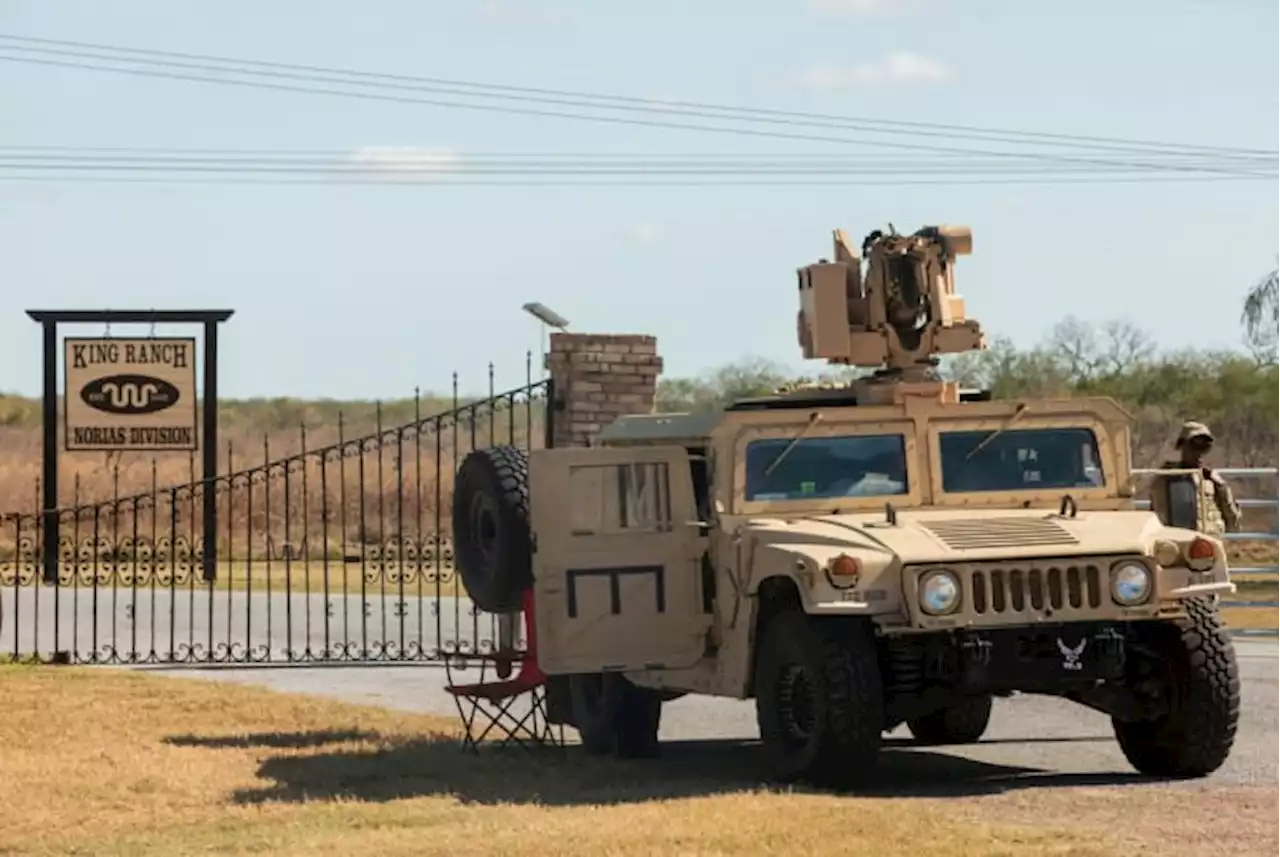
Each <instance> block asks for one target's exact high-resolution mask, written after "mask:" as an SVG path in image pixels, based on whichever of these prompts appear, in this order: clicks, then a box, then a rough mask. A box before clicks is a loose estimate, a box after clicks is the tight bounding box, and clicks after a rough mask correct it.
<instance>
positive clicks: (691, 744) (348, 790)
mask: <svg viewBox="0 0 1280 857" xmlns="http://www.w3.org/2000/svg"><path fill="white" fill-rule="evenodd" d="M188 740H189V739H188ZM1083 740H1093V739H1083ZM377 743H378V746H377V747H376V748H370V747H368V746H365V747H362V748H352V749H347V750H343V751H332V752H330V751H325V752H320V753H314V754H310V755H296V754H282V755H278V756H274V757H271V758H268V759H266V760H264V761H263V762H262V763H261V764H260V766H259V769H258V776H259V778H260V779H261V780H263V781H264V782H265V783H268V784H269V785H264V786H263V787H260V788H254V789H246V790H241V791H238V792H236V793H234V795H233V796H232V799H233V801H234V802H236V803H240V804H259V803H266V802H277V801H280V802H299V801H304V800H317V799H320V800H323V799H344V800H358V801H371V802H380V801H390V800H400V799H404V798H412V797H422V796H430V795H452V796H454V797H455V798H457V799H459V800H461V801H463V802H465V803H476V804H506V803H537V804H542V805H551V806H571V805H578V804H597V805H598V804H621V803H634V802H640V801H649V800H660V799H665V798H680V797H693V796H707V795H714V794H725V793H731V792H743V791H762V790H764V791H769V790H784V789H783V788H782V787H778V786H774V785H771V784H769V783H767V782H765V781H764V780H763V776H762V771H763V770H764V764H763V763H764V760H763V758H762V757H761V750H760V747H759V744H758V742H754V741H738V740H710V741H669V742H664V743H663V745H662V757H661V758H659V759H649V760H634V761H632V760H627V761H623V760H615V759H599V758H592V757H589V756H587V755H586V754H585V753H584V752H583V751H582V749H581V748H580V747H579V746H576V745H570V746H568V747H565V748H563V749H559V750H557V749H554V748H538V749H535V750H532V751H528V750H526V749H523V748H520V747H510V748H499V747H482V749H481V751H480V753H479V754H478V755H469V754H464V753H463V752H462V751H461V747H460V744H459V742H458V741H457V740H456V739H455V738H453V737H452V736H443V735H428V736H424V737H417V738H412V739H409V738H397V737H386V738H383V739H382V740H380V741H379V742H377ZM203 746H218V745H217V744H216V739H215V741H210V742H206V743H205V744H204V745H203ZM229 746H243V745H229ZM259 746H272V745H270V744H269V743H266V742H264V743H263V744H260V745H259ZM295 746H308V745H306V744H305V743H304V742H298V743H297V744H296V745H295ZM310 746H315V745H314V744H312V745H310ZM1147 781H1149V780H1148V779H1146V778H1143V777H1139V776H1136V775H1132V776H1131V775H1127V774H1118V773H1096V774H1079V773H1075V774H1064V773H1055V772H1050V771H1045V770H1042V769H1039V768H1030V767H1019V766H1012V765H1001V764H994V763H989V762H983V761H978V760H974V759H969V758H965V757H963V756H959V755H953V754H949V753H948V752H947V751H946V748H920V747H915V746H908V745H898V744H894V743H891V744H888V745H886V749H885V750H884V752H883V755H882V761H881V766H880V771H879V772H878V775H877V778H876V783H875V785H874V786H873V787H872V788H864V789H860V790H858V791H857V792H856V793H853V792H851V793H850V794H856V795H859V796H868V797H951V796H974V795H984V794H995V793H999V792H1004V791H1010V790H1016V789H1026V788H1046V787H1053V788H1061V787H1080V786H1098V785H1122V784H1127V783H1134V782H1147ZM789 790H790V791H799V792H806V791H808V792H822V791H823V790H820V789H810V788H805V787H794V788H791V789H789ZM826 793H828V794H829V793H831V792H830V791H826Z"/></svg>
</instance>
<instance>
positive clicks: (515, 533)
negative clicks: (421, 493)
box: [453, 445, 533, 613]
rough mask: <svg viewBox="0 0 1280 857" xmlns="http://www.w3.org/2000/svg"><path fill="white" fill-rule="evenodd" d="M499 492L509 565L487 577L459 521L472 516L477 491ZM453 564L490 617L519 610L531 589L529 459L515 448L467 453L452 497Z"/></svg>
mask: <svg viewBox="0 0 1280 857" xmlns="http://www.w3.org/2000/svg"><path fill="white" fill-rule="evenodd" d="M494 488H496V492H497V496H496V497H495V498H494V499H495V500H496V501H497V503H498V508H499V510H500V514H501V515H502V516H503V518H504V526H505V527H506V528H507V533H508V535H507V541H506V544H507V547H508V550H509V551H510V561H509V562H507V563H505V564H504V567H503V568H500V569H496V570H489V571H488V572H485V571H481V570H480V569H477V568H475V567H474V566H472V564H471V562H470V561H469V559H468V558H467V553H468V552H469V550H470V548H469V546H468V545H467V544H466V538H465V534H464V533H462V532H460V531H459V521H460V520H462V519H463V518H462V516H465V515H467V514H468V504H469V502H470V498H471V496H472V494H471V492H473V491H475V490H489V489H494ZM453 535H454V541H453V548H454V560H455V563H456V565H457V568H458V573H459V574H460V575H461V577H462V583H463V586H465V587H466V589H467V594H468V595H469V596H470V597H471V600H472V601H474V602H475V604H476V605H477V606H478V607H479V608H480V609H481V610H485V611H488V612H490V613H509V612H514V611H516V610H519V609H520V606H521V597H522V595H523V593H524V591H525V590H526V589H527V588H528V587H529V586H531V585H532V584H533V559H532V553H533V552H532V531H531V529H530V524H529V457H528V453H527V452H525V451H524V450H523V449H520V448H519V447H517V446H511V445H502V446H491V447H486V448H484V449H477V450H473V451H472V452H470V453H468V454H467V456H466V457H465V458H464V459H463V460H462V464H461V465H460V466H459V467H458V475H457V478H456V480H455V483H454V494H453Z"/></svg>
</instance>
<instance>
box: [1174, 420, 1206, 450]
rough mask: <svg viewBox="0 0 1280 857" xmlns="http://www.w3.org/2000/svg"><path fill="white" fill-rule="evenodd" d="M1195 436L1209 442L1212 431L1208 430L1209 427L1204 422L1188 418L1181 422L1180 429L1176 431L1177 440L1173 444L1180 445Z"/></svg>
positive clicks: (1193, 438)
mask: <svg viewBox="0 0 1280 857" xmlns="http://www.w3.org/2000/svg"><path fill="white" fill-rule="evenodd" d="M1196 438H1203V439H1204V440H1206V441H1208V442H1209V443H1213V432H1211V431H1209V427H1208V426H1207V425H1205V424H1204V423H1200V422H1195V421H1194V420H1188V421H1187V422H1185V423H1183V424H1182V431H1180V432H1178V440H1177V441H1176V442H1175V443H1174V446H1177V447H1181V446H1183V445H1184V444H1186V443H1188V442H1190V441H1192V440H1195V439H1196Z"/></svg>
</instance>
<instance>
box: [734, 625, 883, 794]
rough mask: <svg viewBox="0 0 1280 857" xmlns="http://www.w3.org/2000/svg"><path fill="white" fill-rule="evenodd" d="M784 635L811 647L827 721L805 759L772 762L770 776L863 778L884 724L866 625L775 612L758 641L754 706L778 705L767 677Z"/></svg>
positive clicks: (845, 781)
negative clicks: (780, 763) (815, 659)
mask: <svg viewBox="0 0 1280 857" xmlns="http://www.w3.org/2000/svg"><path fill="white" fill-rule="evenodd" d="M789 639H790V640H794V641H806V642H807V643H808V644H810V645H813V646H814V647H815V648H816V652H814V654H816V656H817V666H818V669H819V671H820V679H821V687H820V689H819V692H820V693H821V694H822V696H823V698H824V700H825V713H826V723H825V724H824V726H825V728H822V729H821V732H820V734H819V736H818V738H817V742H816V747H813V748H812V749H811V751H809V752H806V753H804V755H805V756H806V757H807V758H805V759H803V760H794V759H793V760H789V764H786V765H783V766H777V765H776V764H775V768H774V774H775V777H776V778H778V779H780V780H783V781H789V780H809V781H811V782H813V783H815V784H820V785H836V786H856V785H860V784H862V783H864V782H866V781H868V780H869V779H870V778H871V776H872V775H873V773H874V770H875V766H876V762H877V760H878V758H879V754H880V746H881V742H882V736H881V733H882V731H883V729H882V727H883V722H884V690H883V687H882V685H881V680H880V665H879V661H878V660H877V658H876V652H875V646H874V642H873V640H872V639H871V634H870V631H869V629H867V628H866V626H865V625H864V624H863V623H861V622H857V621H853V622H850V621H847V620H827V619H813V618H810V617H808V616H806V615H805V614H804V613H802V612H801V611H799V610H797V609H794V608H793V609H788V610H785V611H783V612H781V613H778V614H776V615H775V616H774V617H773V618H772V619H771V620H770V621H769V624H768V626H767V627H766V628H765V632H764V635H763V637H762V639H761V644H760V645H761V651H760V653H759V658H760V669H761V670H762V674H761V680H760V681H758V682H757V685H756V687H757V692H758V693H760V692H761V691H763V692H762V693H761V696H760V697H758V698H757V707H760V706H766V707H767V706H773V705H776V704H777V700H776V699H774V698H773V692H774V691H773V685H772V682H770V681H768V680H767V678H766V676H767V673H768V671H769V670H770V669H773V668H775V667H774V664H773V660H774V658H775V657H776V656H777V652H778V647H780V646H784V645H785V643H786V641H787V640H789ZM802 645H804V643H802ZM762 726H763V724H762ZM762 732H763V729H762ZM761 737H762V738H766V736H764V735H763V734H762V736H761ZM766 740H767V738H766Z"/></svg>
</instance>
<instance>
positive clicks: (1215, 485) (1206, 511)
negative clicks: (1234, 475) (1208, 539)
mask: <svg viewBox="0 0 1280 857" xmlns="http://www.w3.org/2000/svg"><path fill="white" fill-rule="evenodd" d="M1174 448H1175V449H1177V450H1179V452H1180V453H1181V456H1180V458H1179V459H1178V460H1177V461H1166V462H1165V463H1164V464H1162V465H1161V469H1162V470H1199V471H1200V477H1201V478H1200V479H1197V480H1196V484H1197V486H1198V488H1199V492H1200V502H1199V504H1198V506H1199V510H1198V514H1197V521H1196V527H1195V528H1196V529H1197V530H1200V531H1201V532H1203V533H1205V534H1206V535H1210V536H1221V535H1222V534H1223V533H1224V532H1232V533H1234V532H1238V531H1239V530H1240V505H1239V504H1238V503H1236V500H1235V497H1234V496H1233V495H1232V493H1231V488H1230V486H1228V485H1227V483H1226V482H1225V481H1224V480H1223V478H1222V476H1221V475H1220V474H1219V473H1218V472H1217V471H1216V470H1214V469H1212V468H1210V467H1206V466H1205V465H1204V458H1205V456H1206V455H1208V453H1209V450H1210V449H1212V448H1213V433H1212V432H1210V431H1209V427H1208V426H1206V425H1205V424H1204V423H1198V422H1185V423H1183V424H1182V431H1180V432H1179V433H1178V439H1177V441H1176V442H1175V443H1174ZM1169 479H1170V477H1168V476H1157V477H1156V478H1155V479H1153V480H1152V483H1151V509H1152V511H1154V512H1155V513H1156V515H1158V516H1159V518H1160V520H1161V521H1163V522H1164V523H1165V524H1166V525H1168V524H1169V511H1170V510H1169V494H1168V490H1167V487H1166V486H1167V485H1168V481H1169Z"/></svg>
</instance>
